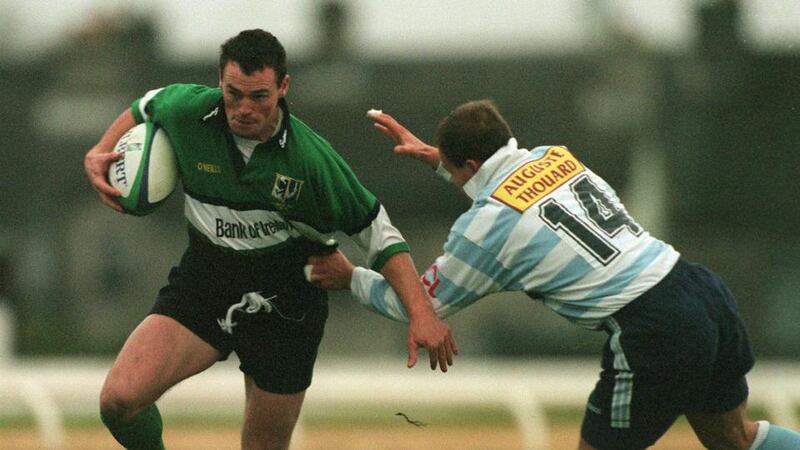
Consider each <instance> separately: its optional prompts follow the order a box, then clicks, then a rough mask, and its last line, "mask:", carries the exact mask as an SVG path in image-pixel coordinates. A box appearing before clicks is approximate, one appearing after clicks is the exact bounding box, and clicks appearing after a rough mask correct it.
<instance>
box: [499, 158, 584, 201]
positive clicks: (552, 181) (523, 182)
mask: <svg viewBox="0 0 800 450" xmlns="http://www.w3.org/2000/svg"><path fill="white" fill-rule="evenodd" d="M583 170H584V167H583V164H581V162H580V161H578V159H577V158H575V157H574V156H573V155H572V153H570V152H569V150H567V148H566V147H550V148H548V149H547V151H546V152H545V153H544V155H542V156H541V157H540V158H537V159H534V160H531V161H526V162H525V163H523V164H522V165H521V166H519V167H517V168H516V169H515V170H514V171H513V172H511V175H509V176H507V177H506V179H505V180H503V182H502V183H500V185H499V186H497V189H495V190H494V192H492V198H494V199H495V200H497V201H500V202H502V203H504V204H506V205H508V206H510V207H511V208H514V209H516V210H517V211H519V212H524V211H525V210H526V209H528V208H530V207H531V206H533V205H534V204H536V203H537V202H538V201H539V200H541V199H543V198H544V197H545V196H547V194H549V193H551V192H553V191H554V190H556V189H558V187H559V186H561V185H562V184H564V183H566V182H567V181H569V180H571V179H572V178H574V177H575V175H577V174H579V173H581V172H583Z"/></svg>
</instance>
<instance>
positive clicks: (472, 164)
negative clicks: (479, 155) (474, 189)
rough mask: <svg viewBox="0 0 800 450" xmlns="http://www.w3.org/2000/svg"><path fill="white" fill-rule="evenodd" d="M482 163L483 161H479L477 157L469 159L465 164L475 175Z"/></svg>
mask: <svg viewBox="0 0 800 450" xmlns="http://www.w3.org/2000/svg"><path fill="white" fill-rule="evenodd" d="M482 165H483V161H478V160H477V159H468V160H466V161H465V166H466V167H467V168H469V170H470V172H472V175H475V173H476V172H478V169H480V168H481V166H482Z"/></svg>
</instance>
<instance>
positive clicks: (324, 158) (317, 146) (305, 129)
mask: <svg viewBox="0 0 800 450" xmlns="http://www.w3.org/2000/svg"><path fill="white" fill-rule="evenodd" d="M289 120H290V121H291V122H290V123H291V143H292V145H293V146H294V147H295V148H296V150H297V151H299V152H301V153H302V155H303V157H304V158H305V159H306V160H307V161H309V162H310V165H311V166H312V167H315V168H318V169H324V168H330V167H333V166H347V164H346V163H345V162H344V160H343V159H342V157H341V156H340V155H339V154H338V153H337V152H336V150H334V148H333V146H332V145H331V143H330V142H329V141H328V140H327V139H325V138H324V137H322V135H320V134H319V133H317V132H316V131H314V130H313V129H311V127H309V126H308V125H307V124H306V123H305V122H303V121H302V120H300V119H298V118H297V117H296V116H294V115H289Z"/></svg>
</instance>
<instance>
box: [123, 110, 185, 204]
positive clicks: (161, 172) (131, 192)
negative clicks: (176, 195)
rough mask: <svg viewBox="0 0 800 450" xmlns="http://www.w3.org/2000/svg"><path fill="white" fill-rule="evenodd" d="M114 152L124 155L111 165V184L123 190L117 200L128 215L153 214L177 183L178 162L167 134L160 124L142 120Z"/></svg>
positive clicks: (125, 136)
mask: <svg viewBox="0 0 800 450" xmlns="http://www.w3.org/2000/svg"><path fill="white" fill-rule="evenodd" d="M114 151H116V152H119V153H122V154H123V155H124V157H122V158H121V159H119V160H117V161H114V162H113V163H112V164H111V166H110V167H109V168H108V182H109V184H111V186H113V187H115V188H117V189H119V191H120V192H122V195H121V196H120V197H117V202H118V203H119V204H120V206H122V209H124V210H125V211H126V212H128V213H129V214H133V215H136V216H144V215H147V214H150V213H151V212H153V211H154V210H155V209H156V208H157V207H158V206H159V205H161V204H162V203H164V201H165V200H166V199H167V197H169V195H170V194H172V192H173V191H174V190H175V186H176V185H177V183H178V164H177V161H176V160H175V152H174V151H173V150H172V144H171V143H170V141H169V138H168V136H167V133H166V132H165V131H164V129H162V128H161V127H159V126H158V125H157V124H153V123H150V122H144V123H141V124H139V125H136V126H135V127H133V128H131V129H130V130H128V131H127V132H126V133H125V134H124V135H122V137H121V138H120V139H119V141H118V142H117V145H116V146H115V147H114Z"/></svg>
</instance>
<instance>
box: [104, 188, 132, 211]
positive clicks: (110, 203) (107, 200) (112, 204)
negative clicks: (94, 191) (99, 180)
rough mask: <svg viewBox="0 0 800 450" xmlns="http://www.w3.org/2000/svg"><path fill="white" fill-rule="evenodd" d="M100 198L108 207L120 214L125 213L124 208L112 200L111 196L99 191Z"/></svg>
mask: <svg viewBox="0 0 800 450" xmlns="http://www.w3.org/2000/svg"><path fill="white" fill-rule="evenodd" d="M100 200H102V202H103V203H104V204H105V205H106V206H108V207H109V208H111V209H113V210H114V211H116V212H120V213H122V214H126V212H125V210H124V209H122V206H120V205H119V203H117V202H116V201H115V200H114V198H113V197H109V196H108V195H106V194H103V193H102V192H100Z"/></svg>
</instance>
